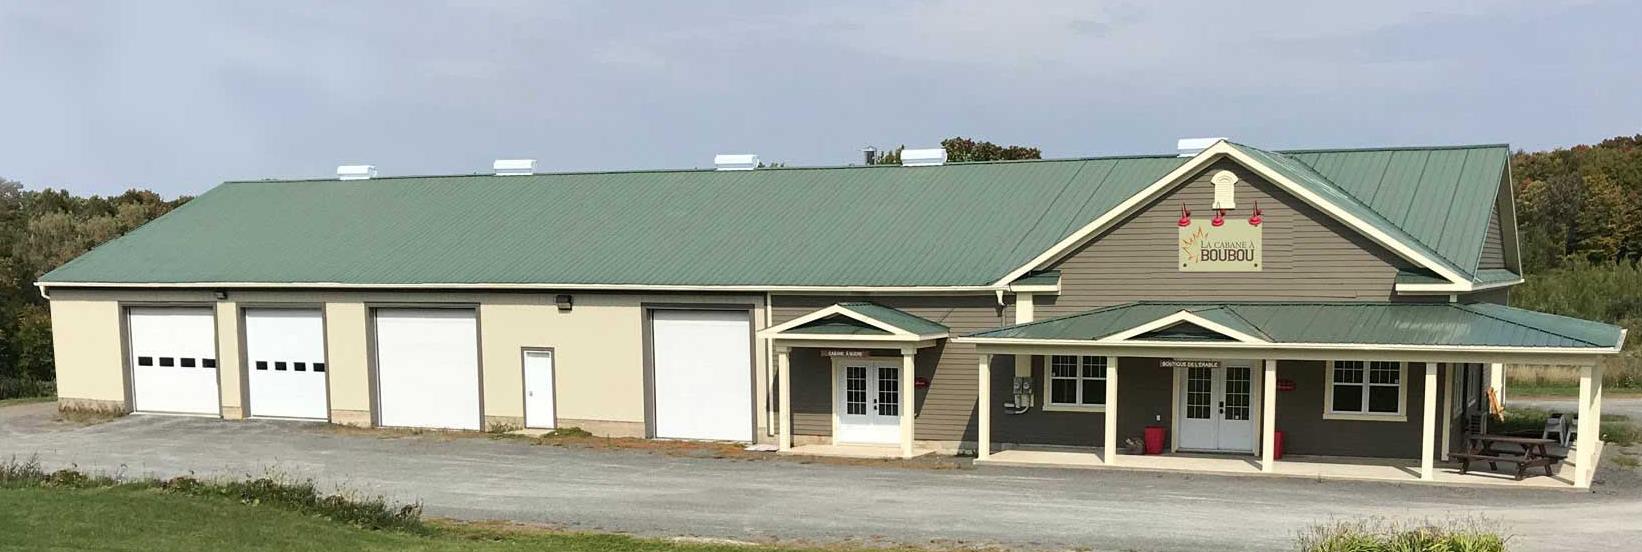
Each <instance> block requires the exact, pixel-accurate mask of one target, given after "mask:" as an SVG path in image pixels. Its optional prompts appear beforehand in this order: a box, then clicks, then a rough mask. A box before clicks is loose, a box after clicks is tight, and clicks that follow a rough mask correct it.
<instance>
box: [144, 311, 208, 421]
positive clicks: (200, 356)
mask: <svg viewBox="0 0 1642 552" xmlns="http://www.w3.org/2000/svg"><path fill="white" fill-rule="evenodd" d="M126 329H127V332H129V333H128V335H129V337H130V340H131V344H130V347H131V394H132V402H133V403H134V404H133V405H132V409H133V410H136V411H139V412H163V413H173V414H210V415H214V416H220V415H222V410H221V406H220V405H221V403H220V400H219V398H220V397H219V395H218V392H217V385H218V384H217V344H216V338H217V330H216V317H215V316H214V315H213V313H212V309H211V308H210V307H199V308H196V307H132V308H131V309H128V310H127V311H126Z"/></svg>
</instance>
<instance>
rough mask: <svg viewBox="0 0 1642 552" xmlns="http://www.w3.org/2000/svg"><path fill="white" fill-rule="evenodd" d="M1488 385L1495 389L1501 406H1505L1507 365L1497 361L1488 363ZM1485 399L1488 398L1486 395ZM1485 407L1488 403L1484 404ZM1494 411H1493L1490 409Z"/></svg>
mask: <svg viewBox="0 0 1642 552" xmlns="http://www.w3.org/2000/svg"><path fill="white" fill-rule="evenodd" d="M1488 386H1489V387H1492V388H1493V389H1494V399H1496V400H1498V401H1499V405H1500V407H1502V408H1503V407H1504V406H1505V365H1504V364H1500V363H1498V362H1495V363H1493V364H1489V365H1488ZM1483 400H1485V401H1486V400H1487V397H1484V398H1483ZM1483 406H1484V407H1485V408H1486V407H1487V405H1483ZM1490 412H1492V411H1490Z"/></svg>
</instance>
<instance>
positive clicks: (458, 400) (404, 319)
mask: <svg viewBox="0 0 1642 552" xmlns="http://www.w3.org/2000/svg"><path fill="white" fill-rule="evenodd" d="M376 389H377V397H378V400H379V402H380V403H381V404H380V405H379V406H380V408H381V414H380V416H381V423H382V425H384V426H391V427H426V428H436V429H472V430H477V429H479V426H480V423H479V422H480V415H481V414H480V412H479V335H478V323H477V321H476V320H475V318H474V311H472V310H468V309H377V310H376Z"/></svg>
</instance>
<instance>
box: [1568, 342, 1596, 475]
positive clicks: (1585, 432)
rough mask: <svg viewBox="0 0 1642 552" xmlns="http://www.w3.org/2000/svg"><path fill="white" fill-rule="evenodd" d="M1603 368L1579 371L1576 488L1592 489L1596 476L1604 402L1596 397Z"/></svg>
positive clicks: (1583, 368) (1575, 450) (1575, 465)
mask: <svg viewBox="0 0 1642 552" xmlns="http://www.w3.org/2000/svg"><path fill="white" fill-rule="evenodd" d="M1601 374H1602V373H1601V368H1600V367H1597V366H1581V367H1580V368H1579V428H1578V429H1579V438H1578V439H1577V440H1575V442H1574V453H1575V454H1576V455H1577V456H1575V457H1574V486H1575V487H1579V488H1581V489H1584V488H1589V487H1590V486H1591V479H1592V478H1593V476H1595V475H1596V469H1595V468H1596V466H1593V465H1592V464H1593V463H1594V462H1595V461H1596V443H1597V441H1598V440H1599V439H1600V435H1598V433H1599V432H1601V431H1602V430H1601V429H1600V428H1601V427H1602V420H1601V419H1600V416H1601V415H1602V414H1601V411H1600V410H1598V408H1600V407H1601V406H1600V405H1601V403H1600V402H1599V400H1598V399H1597V397H1596V395H1597V394H1599V393H1601V385H1602V375H1601Z"/></svg>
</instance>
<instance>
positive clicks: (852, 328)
mask: <svg viewBox="0 0 1642 552" xmlns="http://www.w3.org/2000/svg"><path fill="white" fill-rule="evenodd" d="M786 333H801V334H824V335H891V334H890V333H889V332H887V331H884V330H883V329H882V328H879V327H876V326H873V325H872V324H868V323H866V322H862V321H860V320H856V319H853V318H850V317H847V316H829V317H827V318H823V319H821V320H816V321H814V322H810V323H807V324H802V325H799V326H798V327H796V328H793V329H790V330H787V332H786Z"/></svg>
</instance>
